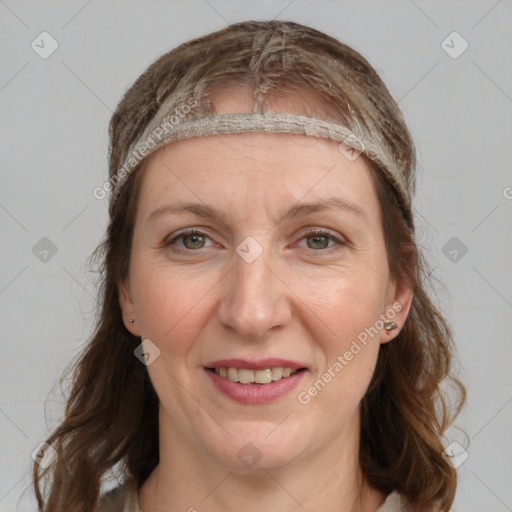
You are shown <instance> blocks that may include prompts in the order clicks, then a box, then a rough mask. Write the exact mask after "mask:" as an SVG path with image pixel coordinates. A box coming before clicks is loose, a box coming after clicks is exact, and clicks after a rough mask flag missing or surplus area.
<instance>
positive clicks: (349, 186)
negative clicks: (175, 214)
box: [139, 83, 378, 210]
mask: <svg viewBox="0 0 512 512" xmlns="http://www.w3.org/2000/svg"><path fill="white" fill-rule="evenodd" d="M253 90H254V88H253V87H251V86H250V85H248V84H242V85H241V84H236V83H229V84H224V85H223V86H221V87H217V88H216V89H214V90H211V91H209V92H208V98H209V100H210V102H211V105H212V106H213V108H214V110H215V111H216V112H217V113H234V112H238V113H242V112H254V111H259V110H262V109H263V110H271V111H276V112H289V113H295V114H301V115H309V116H313V117H320V118H331V119H332V118H333V117H335V116H333V114H332V110H333V109H332V107H329V105H328V104H327V103H326V102H325V101H324V100H323V99H322V98H321V97H320V96H319V95H318V94H316V93H315V92H314V91H311V90H307V89H301V90H284V89H283V91H281V92H280V93H272V94H271V95H266V97H265V100H264V101H265V104H264V106H262V104H261V103H258V102H257V100H256V99H255V98H254V94H253ZM326 194H329V195H331V196H332V195H333V194H334V195H336V194H338V195H341V196H342V197H344V198H346V199H348V200H350V201H351V202H353V203H365V208H370V209H371V208H372V207H373V208H374V209H375V208H378V205H377V199H376V194H375V192H374V187H373V179H372V177H371V174H370V172H369V165H368V163H367V161H366V159H365V158H364V156H363V155H361V156H360V157H359V158H357V159H356V160H354V161H350V160H348V159H347V158H346V156H345V155H344V154H342V152H340V151H339V145H338V144H337V143H335V142H332V141H330V140H326V139H320V138H316V137H312V136H306V135H295V134H293V135H289V134H275V133H243V134H230V135H214V136H209V137H197V138H191V139H185V140H180V141H176V142H173V143H171V144H169V145H167V146H165V147H163V148H160V149H159V150H157V151H156V152H155V153H154V154H153V155H151V157H150V159H149V161H148V163H147V165H146V169H145V171H144V178H143V184H142V190H141V194H140V195H139V208H142V209H143V210H146V209H149V208H150V207H153V206H154V205H155V204H156V203H163V202H164V201H167V200H169V199H172V198H187V199H190V200H195V201H199V202H203V203H207V202H208V198H210V199H211V200H213V201H215V202H216V203H219V202H223V203H224V204H223V206H224V207H227V208H229V207H230V206H231V207H234V206H235V203H236V199H238V198H240V196H243V197H244V198H245V202H246V203H247V202H249V201H252V203H254V202H260V203H261V202H262V201H264V202H267V203H279V202H285V203H287V204H288V203H290V202H295V201H298V200H301V198H302V199H304V198H307V199H308V200H313V199H315V198H321V197H322V196H325V195H326ZM140 203H142V204H140ZM252 203H251V204H252ZM246 206H247V205H246Z"/></svg>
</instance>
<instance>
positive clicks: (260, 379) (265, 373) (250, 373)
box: [215, 367, 297, 384]
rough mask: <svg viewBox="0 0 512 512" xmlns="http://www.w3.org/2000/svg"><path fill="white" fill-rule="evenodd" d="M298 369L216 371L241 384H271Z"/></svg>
mask: <svg viewBox="0 0 512 512" xmlns="http://www.w3.org/2000/svg"><path fill="white" fill-rule="evenodd" d="M296 371H297V370H292V369H291V368H283V367H277V368H265V369H264V370H247V369H245V368H215V373H216V374H217V375H220V376H221V377H225V378H228V379H229V380H230V381H232V382H240V383H241V384H253V383H256V384H269V383H270V382H274V381H276V380H280V379H283V378H285V377H289V376H290V375H293V374H294V373H295V372H296Z"/></svg>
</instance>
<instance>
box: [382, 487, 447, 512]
mask: <svg viewBox="0 0 512 512" xmlns="http://www.w3.org/2000/svg"><path fill="white" fill-rule="evenodd" d="M450 510H451V512H455V510H453V509H450ZM375 512H414V511H413V510H411V508H409V507H408V506H407V505H406V504H405V501H404V500H402V497H401V496H400V494H399V493H398V492H396V491H394V492H392V493H391V494H389V495H388V497H387V498H386V500H385V501H384V503H383V504H382V505H381V506H380V507H379V508H378V509H377V510H376V511H375Z"/></svg>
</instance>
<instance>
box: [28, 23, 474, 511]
mask: <svg viewBox="0 0 512 512" xmlns="http://www.w3.org/2000/svg"><path fill="white" fill-rule="evenodd" d="M228 82H230V83H235V84H237V83H238V84H250V85H251V87H253V90H254V94H255V99H256V102H257V104H260V103H261V105H263V103H262V102H263V101H264V99H265V97H267V96H268V95H269V94H272V93H273V92H274V93H275V92H277V91H279V90H280V91H282V90H283V89H282V86H283V84H286V86H287V88H291V87H292V88H295V89H297V90H304V89H308V90H310V91H313V92H316V93H317V94H318V95H319V96H320V97H321V98H323V99H324V100H325V101H326V102H327V103H328V104H329V106H330V110H329V114H328V115H330V116H333V117H334V118H335V119H336V120H341V121H342V122H343V123H344V124H346V125H347V126H348V127H349V128H350V127H351V126H352V125H353V123H357V124H358V126H359V127H363V129H364V130H365V131H366V132H367V133H368V136H371V137H372V138H374V139H377V140H378V141H379V143H380V145H381V146H382V147H383V148H384V150H385V151H387V152H388V154H389V155H390V156H391V157H392V158H393V159H394V160H395V161H396V162H397V164H398V165H399V167H400V170H401V172H402V173H403V175H404V177H405V178H406V183H407V186H408V187H409V190H410V191H411V193H412V191H413V188H414V172H415V152H414V145H413V142H412V139H411V136H410V134H409V131H408V129H407V127H406V125H405V122H404V120H403V118H402V115H401V112H400V109H399V107H398V105H397V103H396V102H395V101H394V100H393V99H392V97H391V96H390V94H389V92H388V90H387V88H386V86H385V85H384V84H383V82H382V81H381V79H380V78H379V76H378V75H377V73H376V72H375V70H374V69H373V68H372V67H371V66H370V64H369V63H368V62H367V61H366V60H365V59H364V58H363V57H362V56H361V55H359V54H358V53H357V52H355V51H354V50H353V49H351V48H350V47H348V46H346V45H344V44H342V43H340V42H339V41H337V40H336V39H334V38H332V37H329V36H327V35H325V34H323V33H321V32H319V31H317V30H314V29H312V28H309V27H305V26H302V25H299V24H297V23H292V22H281V21H269V22H253V21H251V22H244V23H238V24H235V25H231V26H229V27H227V28H225V29H223V30H220V31H218V32H215V33H213V34H210V35H207V36H204V37H201V38H199V39H195V40H193V41H189V42H187V43H184V44H182V45H181V46H179V47H178V48H176V49H174V50H173V51H171V52H169V53H167V54H165V55H163V56H162V57H161V58H159V59H158V60H157V61H156V62H154V63H153V64H152V65H151V66H149V68H148V69H147V70H146V71H145V72H144V73H143V74H142V75H141V76H140V77H139V78H138V79H137V81H136V82H135V84H134V85H133V86H132V87H131V88H130V89H129V90H128V91H127V92H126V94H125V95H124V97H123V99H122V101H121V102H120V104H119V106H118V108H117V110H116V112H115V113H114V115H113V116H112V119H111V123H110V138H111V140H110V163H109V165H110V176H111V178H112V177H113V176H116V173H117V171H118V169H119V168H120V166H121V165H122V163H123V161H124V159H125V158H126V155H127V154H128V150H129V147H130V146H131V145H132V144H133V143H134V142H135V141H136V140H137V139H138V138H139V137H140V136H141V134H142V132H143V131H144V129H145V127H146V126H147V125H148V123H149V121H150V120H151V119H152V117H153V116H154V115H155V113H156V112H157V110H158V108H159V106H160V105H161V104H162V102H163V101H164V100H165V99H166V98H167V97H168V96H169V94H171V93H172V92H173V91H175V90H176V88H177V87H181V86H182V85H183V83H187V84H192V86H193V88H194V92H195V96H196V98H199V100H200V102H201V105H202V108H204V109H205V110H208V111H211V110H212V109H214V107H213V106H212V105H210V104H209V103H208V101H207V98H208V92H209V91H213V90H214V89H215V88H216V87H220V86H222V85H225V84H226V83H228ZM261 105H260V108H264V107H263V106H261ZM323 115H324V116H325V113H323ZM369 163H370V166H371V169H372V176H373V178H374V181H375V184H376V190H377V194H378V197H379V200H380V204H381V208H382V213H383V219H384V220H383V229H384V234H385V238H386V248H387V252H388V260H389V265H390V272H391V275H392V276H393V277H394V278H395V279H396V280H397V281H399V282H405V283H408V284H409V285H410V286H411V288H412V289H413V291H414V298H413V304H412V308H411V311H410V314H409V316H408V318H407V320H406V322H405V325H404V326H403V329H402V330H401V331H400V333H399V335H398V336H397V338H396V339H395V340H393V341H392V342H391V343H387V344H384V345H383V346H382V347H381V349H380V351H379V356H378V362H377V367H376V370H375V373H374V376H373V380H372V382H371V384H370V386H369V389H368V391H367V393H366V395H365V397H364V398H363V400H362V404H361V443H360V464H361V468H362V471H363V475H364V477H365V478H366V480H367V481H368V483H369V484H370V485H371V486H373V487H375V488H377V489H379V490H381V491H383V492H385V493H389V492H391V491H393V490H397V491H399V492H400V493H401V494H402V496H403V497H404V498H405V499H406V500H407V502H408V503H409V505H410V507H411V509H412V510H418V511H419V510H421V511H429V510H432V511H433V510H439V511H442V512H445V511H447V510H448V509H449V508H450V506H451V504H452V502H453V499H454V496H455V489H456V482H457V474H456V471H455V469H453V468H452V467H451V466H450V465H449V464H448V463H447V462H446V461H445V460H444V459H443V457H442V451H443V443H442V436H443V433H444V432H445V430H446V429H447V427H448V426H449V425H450V424H451V423H452V421H453V419H454V417H455V416H456V415H457V414H458V413H459V412H460V408H461V407H462V404H463V403H464V400H465V389H464V387H463V385H462V384H461V383H460V382H459V381H458V380H457V379H456V378H454V377H452V376H451V375H450V371H451V370H450V368H451V359H452V352H453V342H452V336H451V333H450V329H449V327H448V326H447V323H446V321H445V320H444V318H443V316H442V315H441V314H440V312H439V311H438V310H437V309H436V307H435V306H434V304H433V303H432V302H431V300H430V299H429V296H428V294H427V291H426V285H427V284H428V283H427V282H426V279H427V278H428V277H429V273H428V269H427V266H426V264H425V262H424V261H423V259H422V257H421V253H420V250H419V248H418V247H417V244H416V242H415V239H414V228H413V224H412V220H411V214H410V209H409V207H408V206H407V205H406V204H404V202H403V200H402V198H401V197H399V195H398V194H396V192H395V189H394V188H393V187H392V186H391V185H390V183H389V181H388V180H387V179H386V178H385V177H384V175H383V173H382V172H380V171H379V169H378V168H376V166H375V165H372V163H371V162H369ZM143 167H144V162H142V164H140V165H139V168H138V169H137V170H136V172H133V173H132V174H131V175H130V176H129V178H128V179H127V180H126V183H124V185H123V188H122V191H121V193H120V194H119V196H118V198H117V200H116V202H115V203H114V202H111V205H110V224H109V226H108V230H107V233H106V237H105V239H104V241H103V243H102V244H101V245H100V246H99V247H98V249H97V252H96V256H97V257H99V258H100V259H101V265H102V266H101V271H102V273H101V275H102V286H101V289H100V296H101V302H100V304H101V305H100V316H99V320H98V324H97V327H96V329H95V332H94V333H93V335H92V338H91V340H90V342H89V344H88V346H87V348H86V350H85V351H84V352H83V353H82V354H81V356H80V358H79V359H78V360H77V361H76V362H75V364H74V366H73V367H72V368H71V372H72V373H71V374H72V376H73V385H72V389H71V393H70V396H69V399H68V402H67V406H66V410H65V417H64V420H63V421H62V423H61V424H60V426H59V427H58V428H57V429H56V430H55V432H53V434H52V435H51V436H50V437H49V438H48V440H47V442H48V443H49V444H50V445H52V446H53V448H54V449H55V450H56V451H57V453H58V459H57V460H56V461H55V462H54V463H53V464H52V465H51V466H49V467H48V468H47V469H41V467H40V466H39V465H38V464H37V463H35V464H34V487H35V493H36V497H37V500H38V504H39V508H40V510H41V511H44V512H64V511H68V510H73V511H76V512H92V511H93V510H94V508H95V506H96V505H97V500H98V497H99V493H100V491H101V484H102V478H103V477H104V475H105V474H106V473H108V472H109V471H110V470H112V469H113V468H117V469H118V470H119V471H120V473H121V475H122V476H123V477H124V478H128V477H132V478H134V479H135V480H136V481H137V483H138V484H139V485H141V484H142V483H143V482H144V481H145V479H146V478H147V477H148V476H149V474H150V473H151V471H152V470H153V469H154V468H155V467H156V465H157V464H158V460H159V452H158V450H159V447H158V398H157V396H156V393H155V391H154V389H153V387H152V385H151V382H150V380H149V377H148V373H147V371H146V368H145V367H144V366H143V365H142V364H140V362H139V361H138V360H137V359H136V358H135V357H134V355H133V351H134V349H135V347H136V346H137V345H138V344H139V343H140V338H138V337H135V336H133V335H132V334H131V333H130V332H129V331H128V330H127V329H126V328H125V326H124V324H123V320H122V316H121V310H120V306H119V302H118V285H119V283H121V282H122V281H123V280H124V279H126V278H127V276H128V269H129V263H130V250H131V242H132V236H133V228H134V222H135V215H136V205H137V195H138V190H139V188H140V183H141V179H142V175H143V173H142V168H143ZM445 379H449V380H451V382H452V383H453V384H454V385H455V390H456V397H455V399H454V401H453V403H449V402H448V400H447V398H446V397H445V395H444V394H443V392H442V390H441V383H442V382H443V381H445ZM43 487H44V488H43Z"/></svg>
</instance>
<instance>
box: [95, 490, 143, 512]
mask: <svg viewBox="0 0 512 512" xmlns="http://www.w3.org/2000/svg"><path fill="white" fill-rule="evenodd" d="M137 502H138V494H137V489H136V487H135V485H134V484H133V483H127V484H125V485H120V486H118V487H116V488H114V489H111V490H110V491H108V492H106V493H105V494H103V495H102V496H101V497H100V500H99V506H98V512H139V507H138V503H137Z"/></svg>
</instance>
